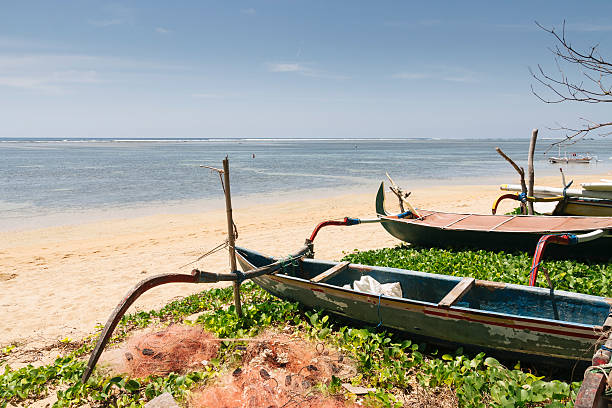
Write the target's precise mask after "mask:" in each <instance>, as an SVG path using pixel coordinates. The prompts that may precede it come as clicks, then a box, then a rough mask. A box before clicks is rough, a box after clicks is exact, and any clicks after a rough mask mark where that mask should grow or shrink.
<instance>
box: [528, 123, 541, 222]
mask: <svg viewBox="0 0 612 408" xmlns="http://www.w3.org/2000/svg"><path fill="white" fill-rule="evenodd" d="M537 138H538V129H533V131H532V132H531V142H530V143H529V156H528V157H527V175H528V179H527V180H528V183H529V184H528V185H527V195H528V196H529V197H533V184H534V180H535V176H534V172H533V155H534V153H535V145H536V140H537ZM527 211H528V214H529V215H533V214H534V212H533V203H532V202H531V201H529V202H528V203H527Z"/></svg>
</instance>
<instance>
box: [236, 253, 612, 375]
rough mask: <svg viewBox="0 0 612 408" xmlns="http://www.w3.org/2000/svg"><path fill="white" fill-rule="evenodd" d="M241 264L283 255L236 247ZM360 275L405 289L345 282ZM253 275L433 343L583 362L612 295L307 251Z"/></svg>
mask: <svg viewBox="0 0 612 408" xmlns="http://www.w3.org/2000/svg"><path fill="white" fill-rule="evenodd" d="M236 254H237V256H238V262H239V263H240V266H241V267H242V269H243V270H244V271H247V272H248V271H253V270H257V269H259V268H263V267H266V265H273V264H275V263H278V262H280V261H281V259H280V258H273V257H270V256H266V255H262V254H260V253H257V252H255V251H251V250H248V249H246V248H236ZM364 275H368V276H370V277H372V278H374V279H375V280H376V281H378V282H380V283H390V282H399V284H400V285H401V290H402V293H403V296H402V297H392V296H385V295H377V294H373V293H365V292H361V291H357V290H354V289H350V288H348V287H346V285H350V284H351V283H352V282H354V281H358V280H360V278H361V277H362V276H364ZM253 281H254V282H255V283H256V284H257V285H259V286H261V287H262V288H263V289H265V290H266V291H268V292H270V293H271V294H273V295H274V296H277V297H280V298H282V299H287V300H290V301H295V302H299V303H301V304H302V305H304V306H306V307H308V308H317V309H325V310H327V311H329V312H332V313H336V314H339V315H342V316H346V317H348V318H351V319H354V320H359V321H362V322H365V323H368V324H372V325H382V326H385V327H388V328H392V329H396V330H400V331H403V332H406V333H408V334H410V335H412V336H417V337H419V338H422V339H424V340H426V341H428V342H431V343H434V344H452V345H457V344H460V345H463V346H466V347H469V348H471V349H478V350H494V351H496V352H497V353H498V354H499V353H500V352H502V353H503V354H506V355H511V356H517V357H523V358H526V359H531V360H538V359H539V360H545V361H546V362H547V364H550V363H551V362H553V361H555V360H556V362H557V363H561V364H565V365H566V366H571V365H572V364H575V363H576V362H586V361H588V360H590V358H591V356H592V355H593V348H594V344H595V343H596V342H597V341H598V340H599V338H600V337H601V335H602V333H603V332H604V331H605V330H608V329H609V328H610V326H611V325H612V318H609V317H608V316H609V314H610V305H611V304H612V299H608V298H602V297H598V296H590V295H583V294H578V293H571V292H564V291H553V290H550V289H545V288H538V287H529V286H521V285H514V284H507V283H502V282H491V281H481V280H475V279H474V278H461V277H455V276H447V275H438V274H430V273H424V272H417V271H409V270H402V269H395V268H384V267H372V266H366V265H358V264H349V263H348V262H330V261H320V260H315V259H310V258H303V259H300V260H299V262H293V263H291V262H289V263H286V264H285V265H284V266H283V268H281V269H280V270H278V271H277V272H276V273H274V274H270V275H261V276H258V277H256V278H253Z"/></svg>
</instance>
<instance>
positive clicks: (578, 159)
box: [548, 153, 593, 164]
mask: <svg viewBox="0 0 612 408" xmlns="http://www.w3.org/2000/svg"><path fill="white" fill-rule="evenodd" d="M591 160H593V156H582V155H578V153H573V154H572V155H571V156H564V157H549V158H548V161H549V162H551V163H583V164H588V163H590V162H591Z"/></svg>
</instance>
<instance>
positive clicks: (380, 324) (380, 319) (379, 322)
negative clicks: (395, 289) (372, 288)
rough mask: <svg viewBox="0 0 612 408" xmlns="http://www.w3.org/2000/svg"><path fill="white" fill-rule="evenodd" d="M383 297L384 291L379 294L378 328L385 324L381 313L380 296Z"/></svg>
mask: <svg viewBox="0 0 612 408" xmlns="http://www.w3.org/2000/svg"><path fill="white" fill-rule="evenodd" d="M381 297H382V293H379V294H378V310H377V313H378V325H377V326H376V328H377V329H378V328H379V327H380V326H382V324H383V321H382V317H381V315H380V298H381Z"/></svg>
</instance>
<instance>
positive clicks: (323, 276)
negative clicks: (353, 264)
mask: <svg viewBox="0 0 612 408" xmlns="http://www.w3.org/2000/svg"><path fill="white" fill-rule="evenodd" d="M348 266H349V262H347V261H344V262H340V263H339V264H338V265H336V266H332V267H331V268H329V269H328V270H326V271H325V272H323V273H320V274H318V275H317V276H315V277H314V278H312V279H311V280H310V281H311V282H325V281H326V280H329V279H331V278H333V277H334V276H336V275H337V274H339V273H340V272H342V271H344V270H345V269H347V268H348Z"/></svg>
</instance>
